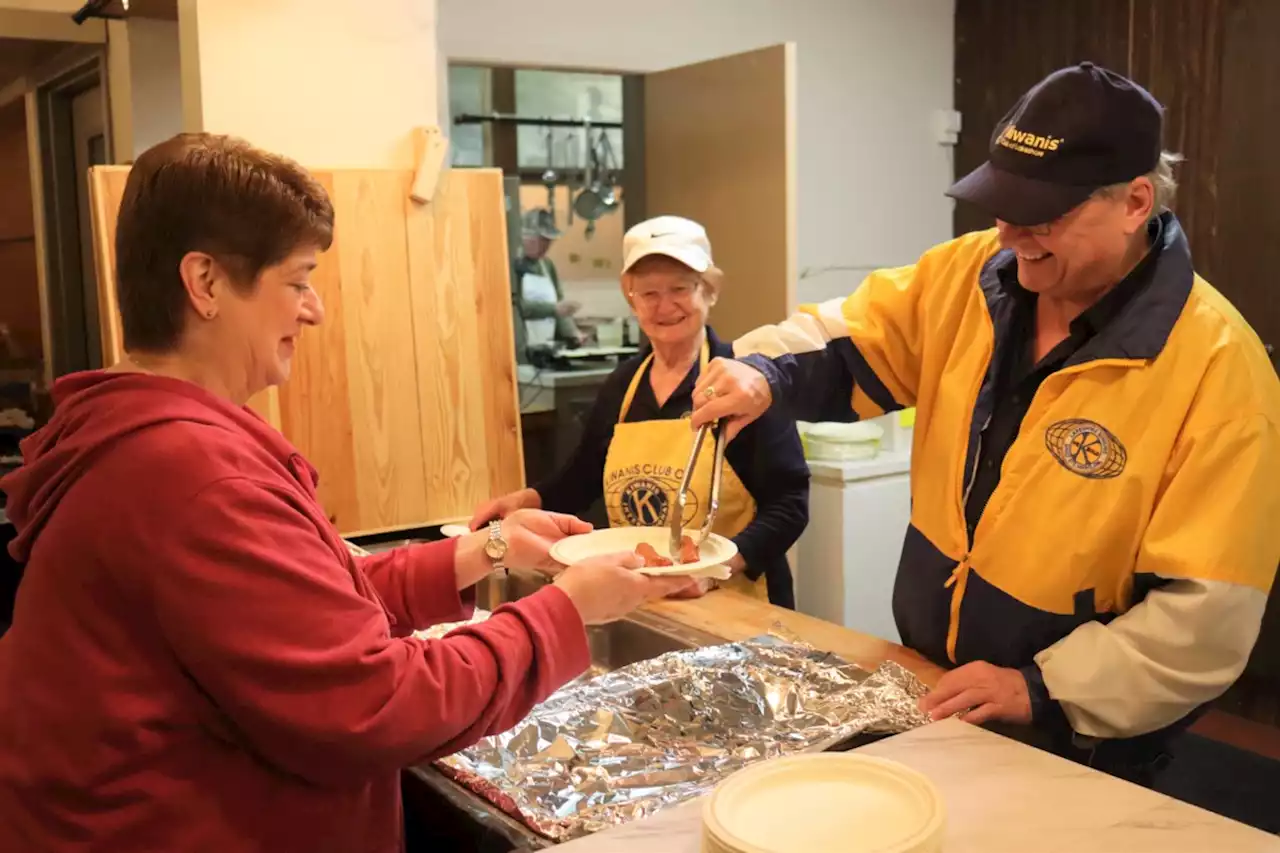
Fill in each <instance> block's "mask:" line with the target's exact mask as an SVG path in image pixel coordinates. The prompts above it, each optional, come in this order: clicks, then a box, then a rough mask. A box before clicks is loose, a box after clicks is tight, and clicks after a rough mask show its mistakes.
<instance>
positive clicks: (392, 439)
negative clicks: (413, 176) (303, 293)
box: [330, 171, 428, 529]
mask: <svg viewBox="0 0 1280 853" xmlns="http://www.w3.org/2000/svg"><path fill="white" fill-rule="evenodd" d="M409 179H410V176H409V173H408V172H391V171H344V172H336V173H334V176H333V203H334V212H335V216H336V220H335V223H334V234H335V242H336V243H337V245H338V264H339V271H340V275H341V277H342V298H341V303H342V305H341V310H342V318H343V320H342V322H343V325H344V326H345V327H346V329H347V331H348V334H347V335H346V353H345V356H346V360H347V370H348V374H347V381H348V387H349V395H348V401H349V403H348V404H349V406H350V408H349V411H350V416H351V432H352V439H353V441H354V443H355V461H356V466H357V468H358V470H359V472H360V473H359V476H358V478H357V481H356V483H357V489H358V494H359V500H360V517H359V522H358V523H359V525H360V527H361V529H364V528H369V527H377V526H381V525H379V524H378V523H377V522H379V521H383V520H390V521H391V523H392V524H395V523H403V522H407V520H410V519H425V518H427V517H428V516H427V496H426V483H425V482H424V476H423V474H424V471H425V468H424V463H423V456H422V427H423V425H422V417H421V411H420V409H419V404H418V396H417V393H416V390H415V389H416V388H417V387H418V379H417V371H416V367H415V358H414V349H413V319H412V311H411V309H410V305H411V302H410V298H411V297H410V293H409V259H408V246H407V243H406V236H405V234H406V232H405V208H404V200H405V198H406V197H407V196H408V193H409V184H410V180H409ZM337 356H338V353H333V354H331V355H330V357H337Z"/></svg>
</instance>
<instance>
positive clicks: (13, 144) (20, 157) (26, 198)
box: [0, 98, 43, 360]
mask: <svg viewBox="0 0 1280 853" xmlns="http://www.w3.org/2000/svg"><path fill="white" fill-rule="evenodd" d="M10 342H11V343H12V345H13V347H16V351H14V350H13V349H12V348H11V346H10ZM11 352H12V353H13V354H14V355H19V354H20V355H21V356H22V357H24V358H27V359H33V360H39V359H41V358H42V357H43V350H42V344H41V318H40V282H39V277H38V274H37V272H36V241H35V218H34V215H33V212H32V205H31V172H30V161H29V159H28V156H27V120H26V104H25V102H24V101H23V99H21V98H19V99H18V100H15V101H11V102H10V103H8V104H6V105H4V106H3V107H0V358H3V357H5V356H6V355H9V354H10V353H11Z"/></svg>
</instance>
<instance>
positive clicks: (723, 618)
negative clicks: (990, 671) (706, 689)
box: [645, 589, 945, 687]
mask: <svg viewBox="0 0 1280 853" xmlns="http://www.w3.org/2000/svg"><path fill="white" fill-rule="evenodd" d="M645 610H647V611H649V612H651V613H655V614H658V615H660V616H663V617H665V618H667V619H671V620H674V621H676V622H679V623H681V624H683V625H688V626H689V627H690V628H695V629H697V630H699V631H703V632H705V633H708V634H712V635H714V636H717V637H722V638H724V639H725V640H730V641H737V640H745V639H747V638H749V637H755V636H759V635H760V634H767V633H769V632H770V631H773V630H775V629H776V628H777V627H779V626H780V627H781V628H782V629H783V630H782V633H784V634H787V633H789V634H792V635H795V636H797V637H799V638H800V639H801V640H803V641H805V642H806V643H808V644H810V645H811V646H813V647H815V648H819V649H822V650H824V651H829V652H834V653H835V654H837V655H840V656H841V657H842V658H844V659H845V660H847V661H851V662H852V663H856V664H858V665H859V666H861V667H864V668H866V669H875V668H876V667H877V666H879V665H880V664H881V663H883V662H884V661H886V660H891V661H894V662H895V663H899V664H901V665H902V666H904V667H906V668H907V669H908V670H910V671H911V672H913V673H915V674H916V676H917V677H918V678H919V679H920V680H921V681H923V682H924V683H925V684H927V685H929V686H930V687H932V686H933V685H934V684H936V683H937V681H938V679H939V678H940V677H941V676H942V673H943V672H945V670H944V669H943V668H942V667H940V666H938V665H936V664H934V663H931V662H929V661H928V660H926V659H925V658H924V657H922V656H921V655H919V654H918V653H916V652H914V651H912V650H911V649H908V648H906V647H905V646H900V645H898V644H897V643H891V642H889V641H888V640H882V639H880V638H879V637H872V636H871V635H869V634H863V633H861V632H859V631H854V630H851V629H849V628H845V627H842V626H840V625H836V624H833V623H831V622H827V621H825V620H823V619H818V618H816V617H813V616H806V615H805V614H803V613H797V612H795V611H794V610H787V609H786V608H783V607H774V606H773V605H772V604H769V603H767V602H764V601H760V600H759V599H755V598H751V597H749V596H746V595H743V594H741V593H738V592H732V591H730V590H725V589H720V590H716V591H715V592H712V593H708V594H707V595H704V596H703V597H702V598H696V599H684V600H671V601H659V602H655V603H653V604H650V605H647V606H646V607H645Z"/></svg>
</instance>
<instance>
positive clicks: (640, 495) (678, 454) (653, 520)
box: [604, 342, 769, 600]
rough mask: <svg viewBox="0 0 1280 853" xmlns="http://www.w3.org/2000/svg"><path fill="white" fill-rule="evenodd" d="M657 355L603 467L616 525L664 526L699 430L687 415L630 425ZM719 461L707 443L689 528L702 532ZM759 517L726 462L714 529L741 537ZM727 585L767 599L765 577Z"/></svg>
mask: <svg viewBox="0 0 1280 853" xmlns="http://www.w3.org/2000/svg"><path fill="white" fill-rule="evenodd" d="M708 356H709V352H708V347H707V344H706V343H705V342H704V343H703V345H702V354H701V357H700V358H699V359H698V365H699V371H701V370H704V369H706V366H707V359H708ZM652 361H653V355H652V354H650V355H649V357H648V358H646V359H645V360H644V362H643V363H642V364H641V365H640V369H639V370H637V371H636V375H635V378H634V379H632V380H631V386H630V387H629V388H627V394H626V396H625V397H624V398H623V399H622V409H621V411H619V412H618V423H617V424H616V425H615V426H614V428H613V441H611V442H610V443H609V453H608V455H607V456H606V458H605V464H604V501H605V508H606V509H607V510H608V512H609V524H610V526H612V527H661V526H665V525H666V523H667V513H668V512H669V511H670V510H671V508H672V507H674V506H675V497H676V492H677V491H679V489H680V482H681V480H683V479H684V466H685V464H686V463H688V461H689V451H690V450H692V449H693V439H694V431H693V430H692V429H690V427H689V420H688V418H687V417H685V418H681V419H679V420H656V421H637V422H635V423H626V422H625V419H626V417H627V412H628V411H629V410H630V409H631V401H632V400H633V399H635V396H636V389H637V388H638V387H639V386H640V382H641V381H643V379H644V375H645V371H646V370H647V369H648V367H649V365H650V363H651V362H652ZM714 460H715V449H714V442H711V441H706V442H703V445H702V450H701V451H699V453H698V459H697V462H696V465H695V467H694V471H693V478H692V479H691V480H690V482H689V496H688V497H689V502H688V505H687V506H686V507H685V514H684V527H685V528H686V529H687V530H690V531H697V530H698V529H699V528H701V527H702V523H703V521H705V520H706V517H707V501H708V500H709V498H710V490H711V467H712V464H713V462H714ZM755 515H756V502H755V499H754V498H752V497H751V494H750V493H749V492H748V491H747V488H746V486H744V485H743V484H742V480H741V479H739V477H738V475H737V473H736V472H735V471H734V470H733V466H732V465H730V464H729V463H728V462H727V461H726V462H725V464H724V473H723V475H722V477H721V483H720V510H719V512H717V513H716V523H715V526H714V527H713V528H712V531H713V532H715V533H718V534H719V535H721V536H724V537H725V538H729V539H731V538H733V537H734V536H737V535H738V534H739V533H741V532H742V531H743V530H744V529H745V528H746V526H747V525H748V524H750V523H751V520H752V519H753V518H755ZM723 586H724V587H725V588H727V589H735V590H737V591H739V592H745V593H747V594H748V595H751V596H754V597H756V598H762V599H766V600H767V599H768V597H769V596H768V592H767V591H766V585H765V579H764V576H763V575H762V576H761V577H760V579H759V580H758V581H754V582H753V581H750V580H747V578H746V577H744V576H742V575H735V576H734V577H733V578H732V579H731V580H729V581H726V582H725V583H724V584H723Z"/></svg>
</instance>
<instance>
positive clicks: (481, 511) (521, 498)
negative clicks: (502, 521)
mask: <svg viewBox="0 0 1280 853" xmlns="http://www.w3.org/2000/svg"><path fill="white" fill-rule="evenodd" d="M541 508H542V495H540V494H538V493H537V491H535V490H534V489H521V490H520V491H518V492H511V493H510V494H507V495H503V496H502V497H500V498H494V499H493V500H491V501H485V502H484V503H482V504H480V506H478V507H476V512H475V515H473V516H471V523H470V525H468V526H469V527H470V528H471V529H472V530H479V529H480V528H481V527H484V526H485V525H487V524H488V523H489V522H491V521H493V520H494V519H495V518H506V517H507V516H508V515H511V513H513V512H517V511H519V510H522V509H541Z"/></svg>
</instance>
